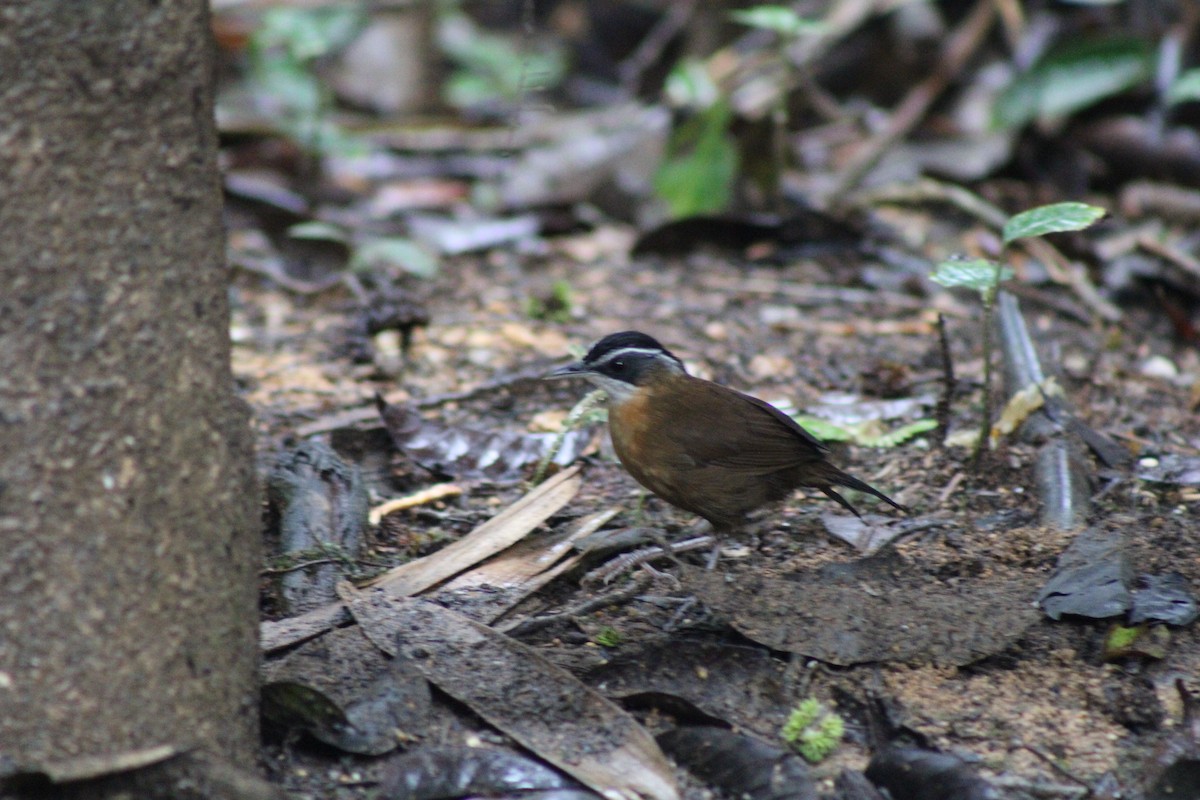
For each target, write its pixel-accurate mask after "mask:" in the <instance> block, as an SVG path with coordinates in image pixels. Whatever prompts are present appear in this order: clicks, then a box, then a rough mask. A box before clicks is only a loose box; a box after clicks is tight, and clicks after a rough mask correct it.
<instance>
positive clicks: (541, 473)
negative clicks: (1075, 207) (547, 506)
mask: <svg viewBox="0 0 1200 800" xmlns="http://www.w3.org/2000/svg"><path fill="white" fill-rule="evenodd" d="M605 397H606V395H605V394H604V391H603V390H602V389H596V390H595V391H592V392H588V393H587V394H586V395H584V396H583V399H582V400H580V401H579V402H578V403H576V404H575V407H574V408H572V409H571V413H569V414H567V418H566V419H565V420H563V423H562V425H561V426H560V427H559V431H558V435H556V436H555V437H554V441H552V442H551V443H550V447H548V448H547V449H546V452H545V453H544V454H543V455H542V457H541V458H540V459H538V463H537V469H535V470H534V471H533V478H531V479H530V481H529V483H530V485H532V486H537V485H538V484H539V483H541V482H542V480H543V479H544V478H545V477H546V470H547V469H549V468H550V462H552V461H553V460H554V457H555V456H557V455H558V451H559V450H561V449H562V443H563V440H564V439H565V438H566V437H567V434H568V433H570V432H571V431H572V430H574V429H575V428H576V427H578V426H579V421H580V420H581V419H583V415H584V414H586V413H587V412H589V411H591V410H592V409H593V408H595V407H596V406H598V405H600V404H601V403H602V402H604V398H605Z"/></svg>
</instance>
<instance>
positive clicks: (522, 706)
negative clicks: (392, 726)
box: [342, 584, 679, 800]
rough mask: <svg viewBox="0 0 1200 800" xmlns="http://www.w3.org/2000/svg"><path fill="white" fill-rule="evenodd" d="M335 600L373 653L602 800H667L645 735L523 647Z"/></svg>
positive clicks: (435, 613) (462, 624)
mask: <svg viewBox="0 0 1200 800" xmlns="http://www.w3.org/2000/svg"><path fill="white" fill-rule="evenodd" d="M342 590H343V595H342V596H343V599H345V600H346V603H347V607H348V608H349V609H350V613H351V614H352V615H353V616H354V618H355V619H356V620H357V621H358V624H359V625H360V626H361V627H362V630H363V632H364V633H365V634H366V635H367V638H369V639H370V640H371V641H372V642H374V643H375V645H376V646H377V647H379V649H380V650H383V651H384V652H385V653H388V654H389V655H404V656H406V657H408V658H410V659H412V660H413V663H414V664H415V665H416V667H417V669H418V670H420V671H421V672H422V673H423V674H424V675H425V677H426V679H427V680H429V681H430V682H431V683H433V684H434V685H436V686H437V687H438V688H439V689H441V690H442V691H444V692H446V693H447V694H449V695H450V696H452V697H454V698H455V699H456V700H458V701H459V702H461V703H464V704H465V705H467V706H468V707H470V709H471V710H472V711H474V712H475V713H476V714H478V715H479V716H480V717H482V718H483V719H485V720H487V722H488V723H489V724H491V725H493V726H495V727H496V728H498V729H499V730H501V731H503V732H504V733H506V734H508V735H509V736H511V737H512V738H513V739H515V740H516V741H517V742H519V743H520V744H521V745H522V746H524V747H526V748H527V749H529V750H530V751H531V752H533V753H536V754H537V755H538V756H539V757H540V758H542V759H545V760H546V761H548V762H550V763H551V764H553V765H555V766H556V767H558V768H559V769H561V770H563V771H564V772H566V773H568V774H569V775H571V776H572V777H574V778H575V779H577V780H579V781H580V782H582V783H583V784H585V785H587V786H589V787H591V788H592V789H594V790H596V791H597V792H600V793H601V794H602V795H603V796H604V797H607V798H612V800H633V799H634V798H647V799H648V800H676V798H678V797H679V793H678V790H677V789H676V786H675V780H674V770H673V769H672V767H671V765H670V763H669V762H668V761H667V759H666V756H664V755H663V753H662V750H660V749H659V747H658V744H657V743H656V742H655V741H654V738H653V737H652V736H651V735H650V733H649V732H648V731H647V730H646V729H645V728H643V727H642V726H641V725H639V724H638V722H637V721H636V720H635V719H633V717H631V716H629V715H628V714H627V713H626V712H625V711H624V710H622V709H621V707H620V706H618V705H617V704H616V703H613V702H612V701H611V700H608V699H607V698H606V697H604V696H603V695H601V694H599V693H598V692H594V691H592V690H591V689H589V688H588V687H587V686H585V685H584V684H583V683H581V682H580V681H579V680H578V679H577V678H575V677H574V676H573V675H571V674H570V673H569V672H567V671H566V670H564V669H562V668H561V667H557V666H555V665H553V664H551V663H550V662H548V661H546V660H545V659H544V658H542V657H541V656H540V655H539V654H538V653H537V651H535V650H534V649H533V648H531V647H529V646H528V645H525V644H523V643H521V642H518V641H517V640H515V639H512V638H510V637H508V636H505V635H504V634H501V633H498V632H496V631H494V630H492V629H491V628H488V627H487V626H485V625H481V624H479V623H477V622H474V621H473V620H471V619H468V618H467V617H465V616H463V615H462V614H458V613H456V612H454V611H451V610H449V609H446V608H443V607H442V606H439V605H437V604H435V603H431V602H428V601H425V600H412V599H402V598H397V597H393V596H391V595H389V594H387V593H386V592H384V591H380V590H375V591H368V592H359V591H355V590H354V589H353V588H352V587H350V586H349V584H343V585H342Z"/></svg>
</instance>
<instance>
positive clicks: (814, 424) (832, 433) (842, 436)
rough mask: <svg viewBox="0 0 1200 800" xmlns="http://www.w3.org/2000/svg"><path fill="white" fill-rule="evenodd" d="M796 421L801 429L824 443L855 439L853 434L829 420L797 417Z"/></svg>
mask: <svg viewBox="0 0 1200 800" xmlns="http://www.w3.org/2000/svg"><path fill="white" fill-rule="evenodd" d="M794 419H795V420H796V422H797V423H798V424H799V425H800V427H801V428H804V430H806V431H808V432H809V433H811V434H812V435H813V436H815V437H816V438H817V439H820V440H821V441H822V442H848V441H850V440H851V439H853V438H854V434H853V433H851V432H850V431H848V430H846V429H845V428H843V427H841V426H840V425H835V424H833V423H832V422H830V421H829V420H827V419H822V418H820V417H808V416H797V417H794Z"/></svg>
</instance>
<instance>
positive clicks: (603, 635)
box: [592, 627, 625, 647]
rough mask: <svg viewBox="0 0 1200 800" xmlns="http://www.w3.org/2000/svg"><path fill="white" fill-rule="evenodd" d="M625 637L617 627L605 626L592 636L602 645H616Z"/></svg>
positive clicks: (594, 640) (593, 639)
mask: <svg viewBox="0 0 1200 800" xmlns="http://www.w3.org/2000/svg"><path fill="white" fill-rule="evenodd" d="M624 638H625V637H624V636H622V635H621V632H620V631H619V630H617V629H616V628H609V627H604V628H601V629H600V630H599V631H598V632H597V633H596V635H595V636H593V637H592V641H593V642H595V643H596V644H598V645H600V646H601V647H616V646H617V645H619V644H620V643H621V641H622V640H624Z"/></svg>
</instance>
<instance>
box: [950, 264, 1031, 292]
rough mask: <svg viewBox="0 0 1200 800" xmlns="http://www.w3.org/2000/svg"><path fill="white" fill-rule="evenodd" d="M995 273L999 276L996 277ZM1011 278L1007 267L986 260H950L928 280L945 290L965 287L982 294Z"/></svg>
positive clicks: (1010, 271)
mask: <svg viewBox="0 0 1200 800" xmlns="http://www.w3.org/2000/svg"><path fill="white" fill-rule="evenodd" d="M997 271H999V274H998V275H997ZM1012 276H1013V271H1012V270H1011V269H1010V268H1008V267H1001V266H1000V265H999V264H997V263H996V262H995V261H988V260H987V259H986V258H951V259H947V260H945V261H943V262H942V263H940V264H938V265H937V269H936V270H934V272H933V274H932V275H930V276H929V277H930V279H931V280H932V281H933V282H934V283H937V284H941V285H942V286H945V287H946V288H953V287H955V286H965V287H967V288H968V289H974V290H975V291H977V292H979V293H980V294H983V293H985V292H989V291H991V290H992V289H995V288H996V287H997V286H998V285H999V284H1001V283H1003V282H1004V281H1006V280H1008V279H1009V278H1011V277H1012Z"/></svg>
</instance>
